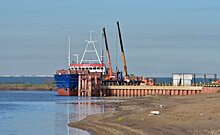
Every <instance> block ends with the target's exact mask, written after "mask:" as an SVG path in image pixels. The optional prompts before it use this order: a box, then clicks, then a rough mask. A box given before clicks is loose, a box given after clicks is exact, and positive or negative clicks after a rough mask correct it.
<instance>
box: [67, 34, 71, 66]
mask: <svg viewBox="0 0 220 135" xmlns="http://www.w3.org/2000/svg"><path fill="white" fill-rule="evenodd" d="M70 42H71V41H70V35H69V36H68V41H67V48H68V56H67V59H68V68H69V66H70Z"/></svg>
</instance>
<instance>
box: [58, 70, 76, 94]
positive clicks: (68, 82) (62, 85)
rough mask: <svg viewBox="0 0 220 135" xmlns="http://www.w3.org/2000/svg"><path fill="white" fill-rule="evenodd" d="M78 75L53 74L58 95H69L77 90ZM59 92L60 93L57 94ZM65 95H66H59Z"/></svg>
mask: <svg viewBox="0 0 220 135" xmlns="http://www.w3.org/2000/svg"><path fill="white" fill-rule="evenodd" d="M78 76H79V75H78V74H61V75H59V74H55V75H54V79H55V82H56V87H57V90H58V94H59V95H71V94H70V93H71V92H77V90H78ZM59 91H61V92H59ZM60 93H66V94H60Z"/></svg>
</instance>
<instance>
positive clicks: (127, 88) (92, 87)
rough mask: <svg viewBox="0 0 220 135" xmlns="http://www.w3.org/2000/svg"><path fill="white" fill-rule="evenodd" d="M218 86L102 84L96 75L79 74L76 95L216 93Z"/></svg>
mask: <svg viewBox="0 0 220 135" xmlns="http://www.w3.org/2000/svg"><path fill="white" fill-rule="evenodd" d="M219 90H220V87H215V86H213V87H204V86H141V85H103V84H102V83H101V80H100V77H99V76H97V75H80V76H79V84H78V96H88V97H91V96H95V97H107V96H117V97H142V96H147V95H170V96H175V95H183V96H186V95H193V94H200V93H217V92H219Z"/></svg>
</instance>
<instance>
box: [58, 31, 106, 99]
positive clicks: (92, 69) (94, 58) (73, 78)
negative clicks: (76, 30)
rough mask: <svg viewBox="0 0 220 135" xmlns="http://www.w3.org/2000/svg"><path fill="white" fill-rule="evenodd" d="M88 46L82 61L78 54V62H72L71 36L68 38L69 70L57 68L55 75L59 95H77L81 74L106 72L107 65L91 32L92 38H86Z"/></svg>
mask: <svg viewBox="0 0 220 135" xmlns="http://www.w3.org/2000/svg"><path fill="white" fill-rule="evenodd" d="M86 42H87V46H86V49H85V51H84V53H83V56H82V59H81V61H80V63H79V62H78V55H75V56H77V62H76V63H70V37H69V38H68V57H67V58H68V70H57V71H56V74H55V75H54V79H55V82H56V87H57V91H58V95H59V96H77V95H78V79H79V74H81V75H88V74H102V73H104V72H105V65H104V64H103V63H102V62H101V59H100V57H99V55H98V52H97V50H96V46H95V42H96V41H94V40H92V35H91V32H90V40H86Z"/></svg>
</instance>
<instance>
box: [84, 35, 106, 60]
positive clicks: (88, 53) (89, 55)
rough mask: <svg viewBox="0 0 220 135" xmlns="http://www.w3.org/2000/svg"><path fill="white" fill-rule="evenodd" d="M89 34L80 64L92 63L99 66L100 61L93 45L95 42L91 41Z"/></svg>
mask: <svg viewBox="0 0 220 135" xmlns="http://www.w3.org/2000/svg"><path fill="white" fill-rule="evenodd" d="M89 32H90V38H89V40H86V41H85V42H87V45H86V49H85V51H84V53H83V56H82V59H81V61H80V64H85V63H86V64H92V63H99V64H101V63H102V62H101V60H100V58H99V55H98V52H97V49H96V46H95V43H96V42H97V41H96V40H92V32H93V31H89Z"/></svg>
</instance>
